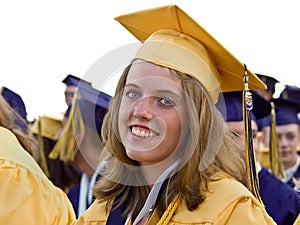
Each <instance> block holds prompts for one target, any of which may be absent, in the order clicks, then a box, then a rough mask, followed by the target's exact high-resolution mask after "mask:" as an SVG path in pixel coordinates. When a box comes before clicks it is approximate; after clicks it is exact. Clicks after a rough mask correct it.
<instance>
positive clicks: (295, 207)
mask: <svg viewBox="0 0 300 225" xmlns="http://www.w3.org/2000/svg"><path fill="white" fill-rule="evenodd" d="M258 177H259V184H260V196H261V199H262V201H263V203H264V204H265V207H266V210H267V212H268V214H269V215H270V216H271V217H272V218H273V220H274V221H275V222H276V223H277V224H278V225H293V223H294V221H295V220H296V218H297V216H298V215H299V213H300V194H299V193H297V192H296V191H294V190H293V189H292V188H291V187H290V186H288V185H287V184H285V183H283V182H282V181H281V180H279V179H278V178H277V177H275V176H274V175H273V174H271V173H270V172H269V171H267V170H266V169H264V168H262V169H261V171H260V172H259V173H258Z"/></svg>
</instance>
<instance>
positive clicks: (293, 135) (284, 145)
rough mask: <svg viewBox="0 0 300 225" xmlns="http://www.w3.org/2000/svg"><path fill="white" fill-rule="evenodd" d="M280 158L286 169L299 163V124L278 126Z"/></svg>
mask: <svg viewBox="0 0 300 225" xmlns="http://www.w3.org/2000/svg"><path fill="white" fill-rule="evenodd" d="M276 133H277V136H278V145H279V151H280V157H281V160H282V162H283V164H284V167H285V169H288V168H290V167H292V166H293V165H294V164H295V163H296V161H297V147H298V146H299V144H300V132H299V125H298V124H287V125H281V126H276Z"/></svg>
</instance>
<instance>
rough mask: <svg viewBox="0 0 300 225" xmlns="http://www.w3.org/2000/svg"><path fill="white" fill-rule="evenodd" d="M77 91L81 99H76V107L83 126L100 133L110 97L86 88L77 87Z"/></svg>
mask: <svg viewBox="0 0 300 225" xmlns="http://www.w3.org/2000/svg"><path fill="white" fill-rule="evenodd" d="M78 91H79V92H80V94H81V98H79V99H78V106H79V109H80V112H81V116H82V119H83V122H84V124H85V125H86V126H88V127H90V128H92V129H93V128H96V130H97V132H98V133H100V130H101V127H102V122H103V118H104V115H105V114H106V112H107V110H108V108H109V104H110V100H111V96H110V95H108V94H106V93H104V92H101V91H98V90H96V89H94V88H92V87H90V88H89V87H87V86H82V87H81V86H79V90H78ZM93 115H94V116H93Z"/></svg>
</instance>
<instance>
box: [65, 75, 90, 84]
mask: <svg viewBox="0 0 300 225" xmlns="http://www.w3.org/2000/svg"><path fill="white" fill-rule="evenodd" d="M61 82H62V83H64V84H66V85H67V86H78V84H79V82H80V83H85V84H88V85H91V83H90V82H88V81H85V80H83V79H81V78H79V77H76V76H74V75H72V74H69V75H67V76H66V77H65V78H64V79H63V80H62V81H61Z"/></svg>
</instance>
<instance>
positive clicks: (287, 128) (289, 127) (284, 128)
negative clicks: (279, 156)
mask: <svg viewBox="0 0 300 225" xmlns="http://www.w3.org/2000/svg"><path fill="white" fill-rule="evenodd" d="M299 130H300V127H299V125H298V124H295V123H293V124H286V125H280V126H278V125H277V126H276V132H277V133H288V132H299V133H300V131H299Z"/></svg>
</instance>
